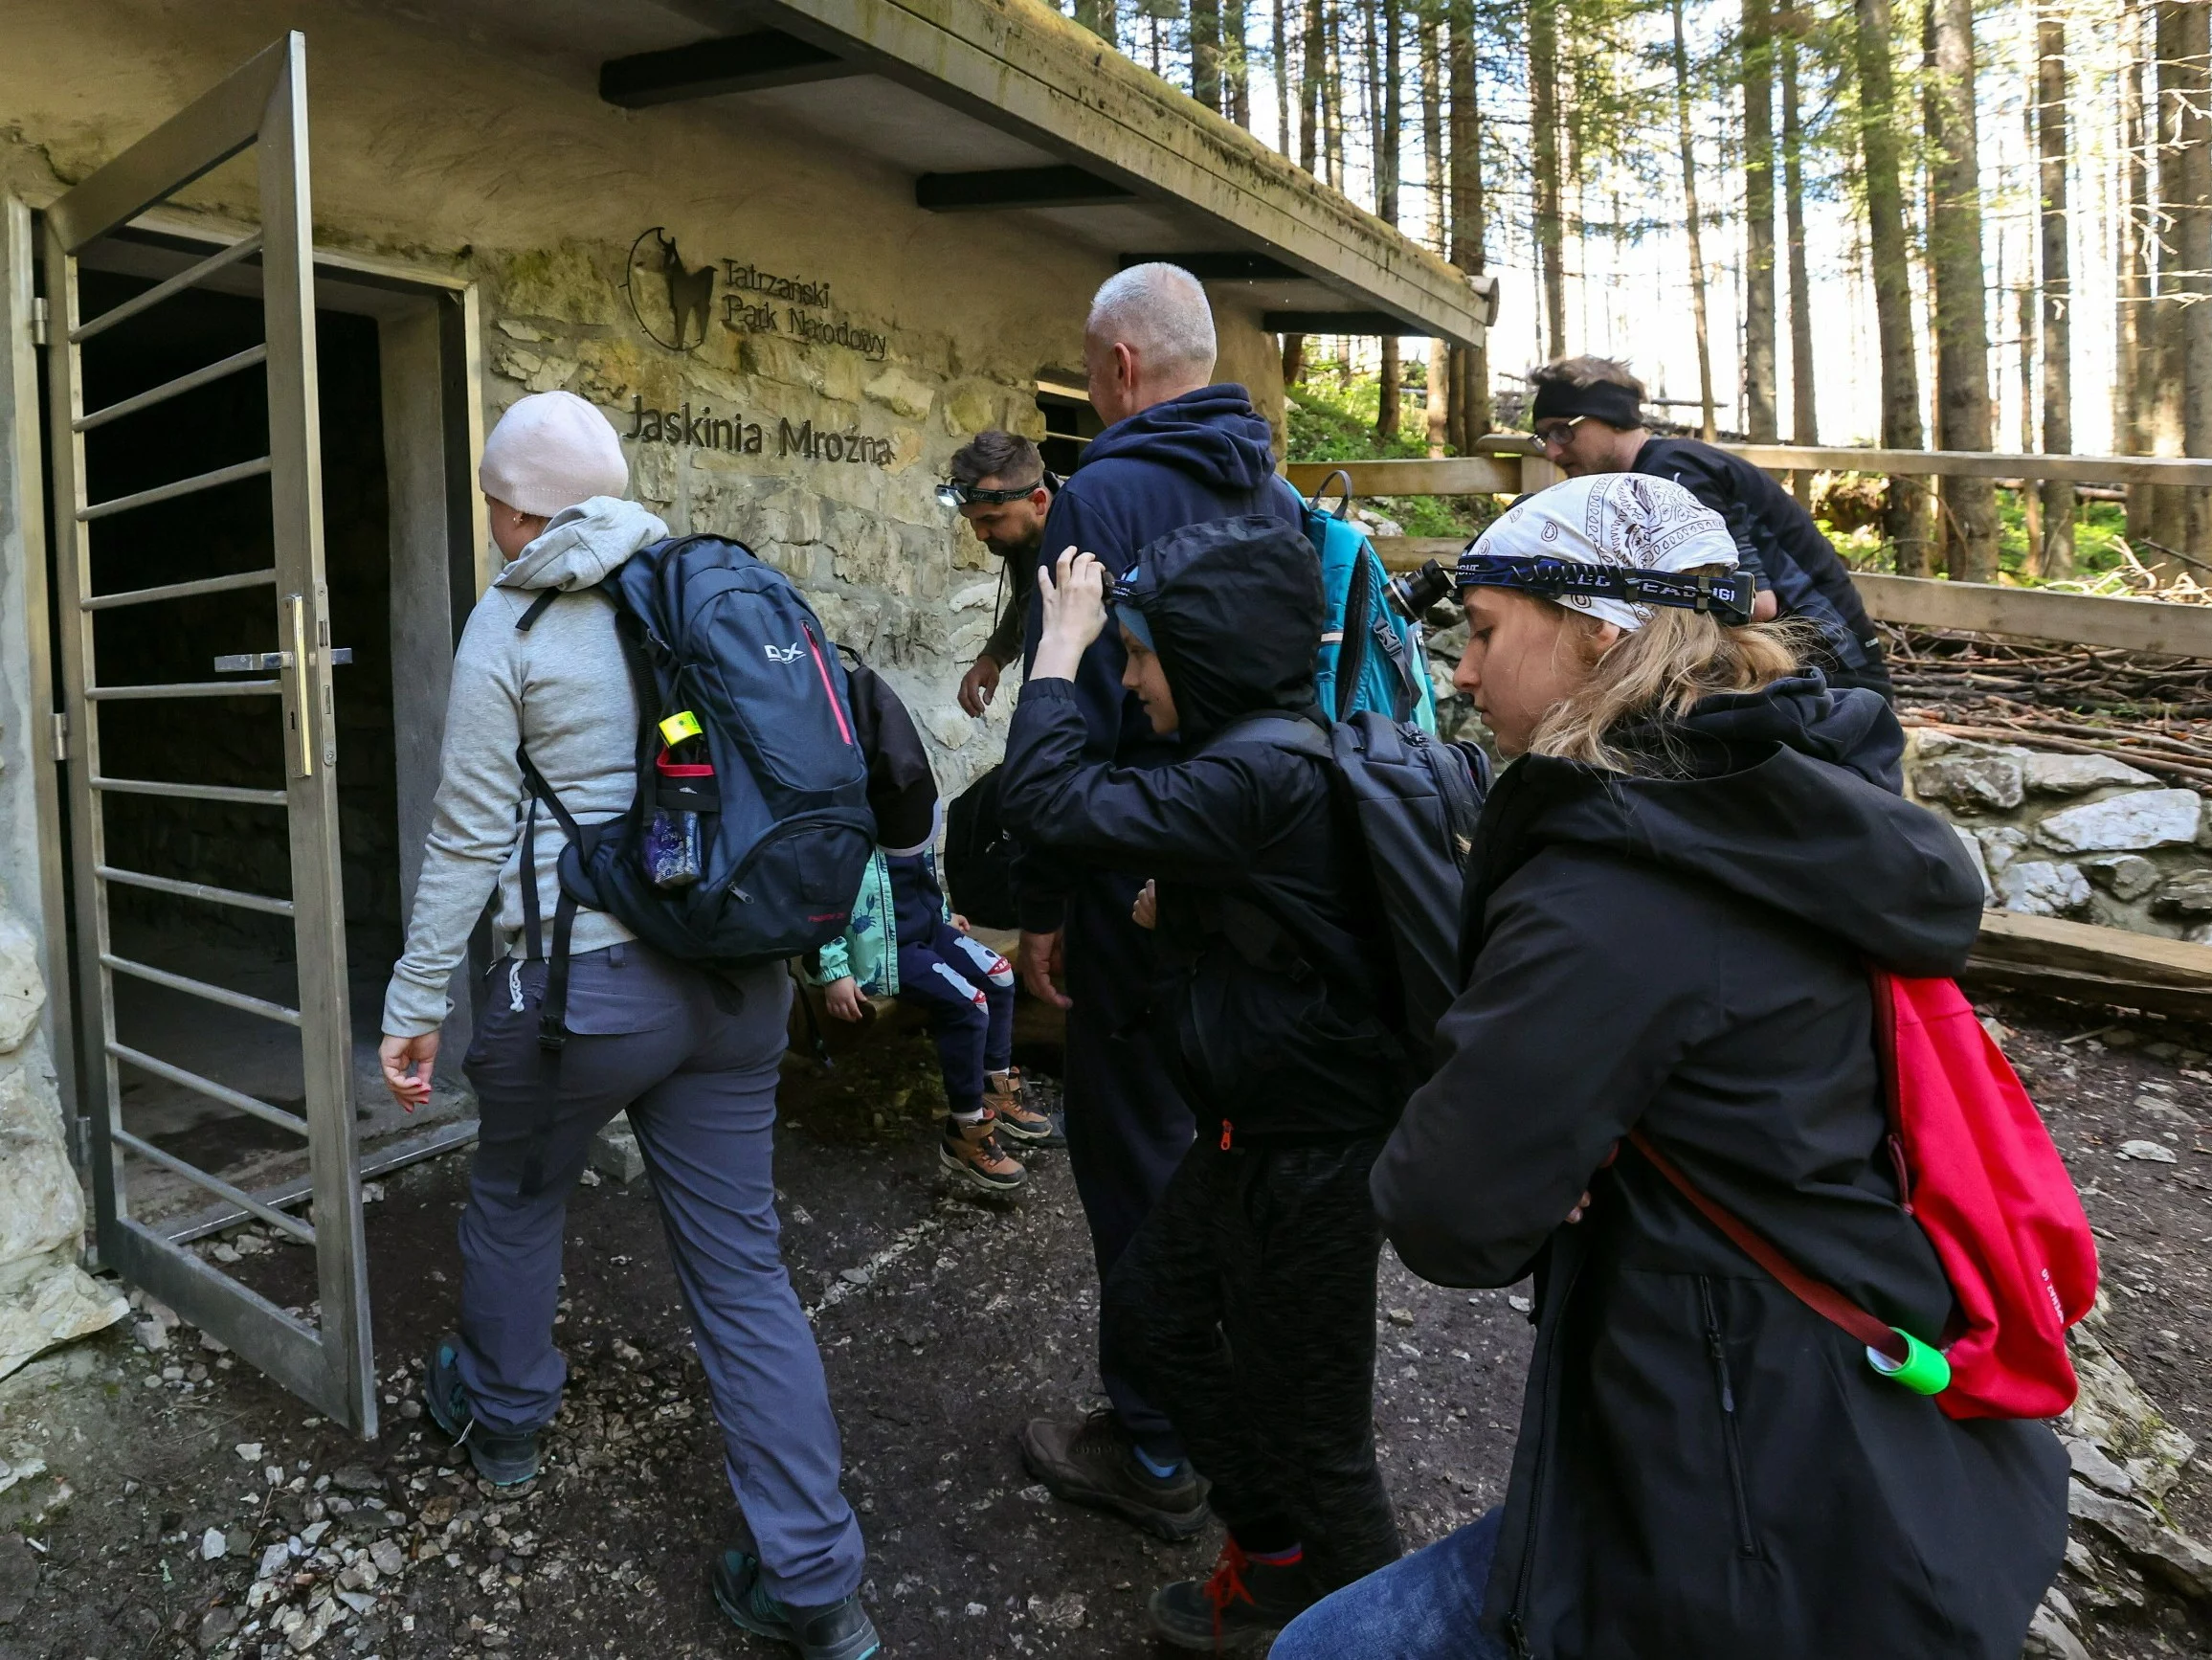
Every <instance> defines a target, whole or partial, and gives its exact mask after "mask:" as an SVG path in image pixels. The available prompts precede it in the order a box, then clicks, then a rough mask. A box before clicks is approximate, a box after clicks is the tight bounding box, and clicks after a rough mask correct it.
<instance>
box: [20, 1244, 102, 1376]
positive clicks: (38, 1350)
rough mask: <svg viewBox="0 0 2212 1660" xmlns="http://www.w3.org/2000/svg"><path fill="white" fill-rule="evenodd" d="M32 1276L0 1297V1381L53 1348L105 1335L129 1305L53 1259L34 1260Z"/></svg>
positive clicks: (72, 1267)
mask: <svg viewBox="0 0 2212 1660" xmlns="http://www.w3.org/2000/svg"><path fill="white" fill-rule="evenodd" d="M34 1260H35V1262H36V1267H37V1271H36V1272H34V1273H31V1274H28V1275H26V1276H24V1277H23V1278H22V1279H21V1280H20V1281H19V1282H18V1283H17V1284H16V1285H15V1286H14V1287H13V1288H12V1289H11V1290H5V1291H0V1378H5V1377H7V1376H8V1375H9V1374H10V1373H11V1372H13V1371H16V1370H17V1369H19V1368H20V1367H22V1366H23V1365H25V1364H26V1363H27V1362H29V1361H31V1360H33V1359H34V1358H36V1357H38V1356H40V1355H42V1354H44V1353H45V1352H46V1351H47V1350H49V1349H51V1348H53V1347H54V1346H55V1345H56V1344H57V1343H68V1342H73V1341H75V1340H76V1339H77V1338H78V1337H89V1336H90V1335H92V1334H93V1333H95V1332H101V1331H105V1330H106V1329H107V1328H108V1327H110V1326H112V1325H114V1324H115V1323H116V1321H118V1320H120V1319H122V1318H123V1315H124V1314H126V1313H128V1312H130V1305H129V1304H128V1303H126V1302H124V1301H123V1299H122V1298H121V1297H119V1296H117V1295H116V1294H115V1292H114V1291H113V1290H110V1289H109V1288H108V1287H106V1286H103V1285H101V1283H100V1282H99V1281H98V1280H96V1279H94V1278H93V1277H92V1276H91V1275H90V1274H88V1273H86V1272H85V1271H84V1270H83V1269H82V1268H80V1267H78V1266H77V1265H76V1264H75V1263H74V1262H71V1261H69V1260H67V1258H66V1257H63V1256H61V1255H59V1254H58V1253H56V1255H54V1256H51V1257H47V1258H42V1259H34Z"/></svg>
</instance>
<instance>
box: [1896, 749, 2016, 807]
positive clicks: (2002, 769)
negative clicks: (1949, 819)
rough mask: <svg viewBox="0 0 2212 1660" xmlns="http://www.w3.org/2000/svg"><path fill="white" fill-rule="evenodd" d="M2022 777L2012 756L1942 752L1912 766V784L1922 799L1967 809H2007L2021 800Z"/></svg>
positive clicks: (2014, 757)
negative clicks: (1934, 758)
mask: <svg viewBox="0 0 2212 1660" xmlns="http://www.w3.org/2000/svg"><path fill="white" fill-rule="evenodd" d="M2022 778H2023V774H2022V765H2021V762H2020V760H2019V758H2018V757H2016V756H2012V755H1946V756H1944V757H1942V758H1941V759H1939V760H1933V761H1924V762H1922V763H1921V764H1920V765H1919V766H1918V767H1915V768H1914V769H1913V771H1912V787H1913V789H1914V790H1915V791H1917V792H1918V793H1919V795H1920V796H1921V797H1922V799H1924V800H1931V801H1944V802H1948V803H1949V804H1950V805H1952V806H1954V807H1959V808H1963V809H1965V810H1967V811H1968V812H1979V813H1986V812H1991V811H1996V812H2010V811H2011V810H2012V809H2013V808H2015V807H2017V806H2019V805H2020V803H2021V793H2022V788H2023V783H2022Z"/></svg>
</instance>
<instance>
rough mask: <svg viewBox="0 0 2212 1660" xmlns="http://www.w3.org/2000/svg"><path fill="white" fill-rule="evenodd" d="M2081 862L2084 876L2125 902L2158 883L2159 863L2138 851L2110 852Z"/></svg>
mask: <svg viewBox="0 0 2212 1660" xmlns="http://www.w3.org/2000/svg"><path fill="white" fill-rule="evenodd" d="M2081 865H2082V874H2083V875H2084V876H2087V877H2088V878H2089V881H2090V882H2091V883H2093V884H2095V885H2096V886H2099V887H2101V888H2103V889H2104V890H2105V891H2106V892H2107V893H2109V894H2111V896H2112V897H2113V898H2114V899H2116V900H2119V901H2120V902H2121V903H2122V904H2126V903H2127V902H2129V901H2130V900H2136V899H2140V898H2142V897H2143V895H2144V894H2146V893H2148V892H2150V891H2151V889H2152V888H2154V887H2156V886H2158V867H2157V866H2156V864H2152V863H2151V862H2150V861H2149V860H2148V859H2145V858H2144V857H2143V856H2142V855H2141V854H2139V853H2107V854H2103V855H2101V856H2099V857H2098V858H2095V859H2085V860H2083V861H2082V862H2081Z"/></svg>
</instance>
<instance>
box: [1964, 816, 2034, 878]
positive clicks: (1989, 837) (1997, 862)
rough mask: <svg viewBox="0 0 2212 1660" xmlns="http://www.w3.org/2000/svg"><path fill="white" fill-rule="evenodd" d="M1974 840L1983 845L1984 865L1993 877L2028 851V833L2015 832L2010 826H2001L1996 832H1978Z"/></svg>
mask: <svg viewBox="0 0 2212 1660" xmlns="http://www.w3.org/2000/svg"><path fill="white" fill-rule="evenodd" d="M1974 839H1975V840H1976V841H1978V842H1980V843H1981V858H1982V863H1983V864H1985V865H1987V866H1988V869H1989V873H1990V875H1992V876H1995V875H1996V874H1997V873H1998V872H1999V871H2000V870H2002V869H2003V868H2004V867H2005V866H2006V865H2007V864H2011V863H2012V862H2013V861H2014V860H2015V859H2018V858H2019V857H2020V856H2021V855H2022V853H2025V852H2026V851H2027V832H2026V831H2024V830H2015V829H2014V828H2013V827H2012V826H2011V825H2009V824H2000V825H1999V826H1998V827H1997V828H1996V829H1994V830H1977V831H1976V832H1975V833H1974Z"/></svg>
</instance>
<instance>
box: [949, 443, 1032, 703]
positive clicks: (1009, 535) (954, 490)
mask: <svg viewBox="0 0 2212 1660" xmlns="http://www.w3.org/2000/svg"><path fill="white" fill-rule="evenodd" d="M1059 488H1060V481H1059V480H1058V479H1056V478H1054V477H1053V476H1052V474H1050V473H1048V472H1046V471H1045V470H1044V458H1043V457H1042V456H1040V455H1039V454H1038V449H1037V446H1036V445H1035V444H1034V443H1032V442H1030V440H1029V439H1027V438H1025V437H1022V436H1021V435H1020V434H1019V433H1009V432H1001V431H999V430H997V429H996V428H994V429H993V430H991V431H990V432H983V433H977V434H976V435H975V436H974V437H972V438H970V439H969V440H968V441H967V442H966V443H965V444H963V445H961V446H960V448H959V449H957V450H955V451H954V452H953V453H952V466H951V477H950V479H948V480H947V481H946V482H944V483H943V484H940V485H939V486H938V488H937V495H938V498H939V500H941V501H943V502H944V503H945V504H946V505H948V506H951V507H956V508H958V509H959V513H960V516H961V517H962V518H963V519H965V520H967V521H968V526H969V528H970V529H972V530H973V531H974V532H975V539H976V541H978V542H980V543H982V544H983V546H984V547H986V548H988V549H990V550H991V552H992V555H993V556H994V558H996V559H997V560H998V561H999V562H1000V571H999V589H1000V598H1001V603H1000V605H999V606H998V612H997V615H996V616H995V617H994V618H993V619H992V629H991V638H990V639H987V640H985V641H984V642H983V649H982V650H981V651H980V652H978V653H976V655H975V661H974V662H972V664H970V665H969V669H968V672H967V673H966V674H964V675H962V676H961V677H960V693H959V696H960V707H962V708H963V709H965V710H967V711H968V713H970V714H972V715H981V714H982V713H983V711H984V709H985V707H988V706H989V704H990V702H991V700H992V698H993V697H994V696H995V695H996V694H997V691H998V677H999V676H1000V675H1001V674H1003V673H1004V672H1005V670H1006V665H1007V664H1008V663H1010V662H1014V660H1015V659H1016V658H1017V657H1019V656H1020V655H1021V630H1022V625H1023V624H1024V623H1025V622H1026V621H1027V620H1028V618H1029V596H1030V594H1032V593H1034V592H1035V591H1036V589H1037V562H1038V554H1039V551H1040V550H1042V549H1043V547H1044V516H1045V515H1046V514H1047V513H1049V512H1051V511H1052V498H1053V496H1054V494H1055V493H1056V492H1057V491H1058V490H1059ZM1008 589H1011V590H1012V591H1013V592H1012V593H1007V592H1006V591H1007V590H1008Z"/></svg>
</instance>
